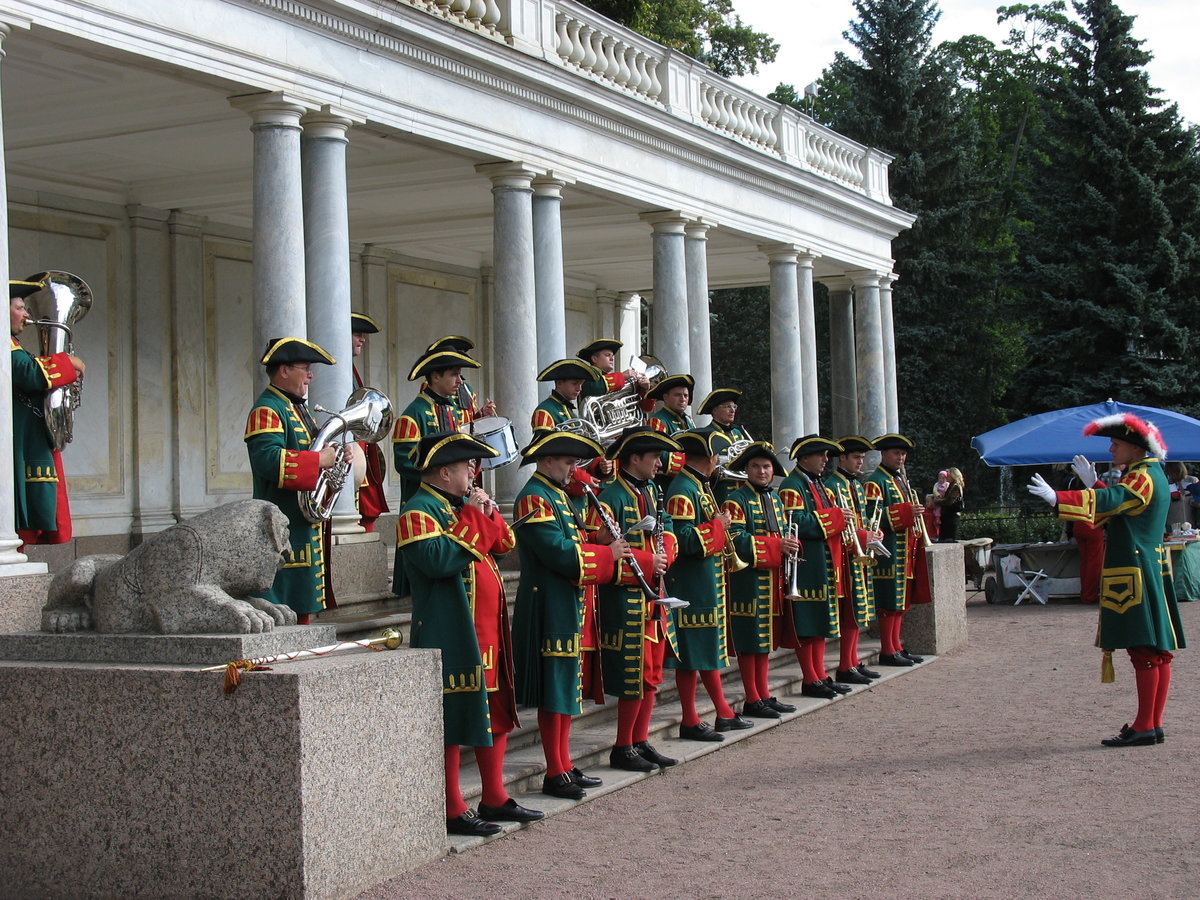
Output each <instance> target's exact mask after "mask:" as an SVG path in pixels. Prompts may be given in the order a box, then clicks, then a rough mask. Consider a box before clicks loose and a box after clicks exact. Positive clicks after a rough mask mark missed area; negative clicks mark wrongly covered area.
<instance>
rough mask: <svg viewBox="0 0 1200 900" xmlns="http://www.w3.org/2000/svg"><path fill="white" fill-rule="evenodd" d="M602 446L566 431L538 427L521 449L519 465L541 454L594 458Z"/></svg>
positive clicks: (600, 454) (527, 462) (531, 460)
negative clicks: (526, 445) (525, 445)
mask: <svg viewBox="0 0 1200 900" xmlns="http://www.w3.org/2000/svg"><path fill="white" fill-rule="evenodd" d="M603 454H604V448H603V447H601V446H600V445H599V444H597V443H596V442H595V441H593V440H592V439H591V438H585V437H582V436H580V435H577V434H571V433H570V432H567V431H550V430H548V429H538V430H537V431H535V432H534V434H533V440H531V441H530V442H529V446H528V447H526V448H525V449H524V450H522V451H521V465H523V466H524V465H528V464H529V463H531V462H534V461H536V460H538V459H541V458H542V457H543V456H573V457H575V458H576V459H595V458H596V457H597V456H602V455H603Z"/></svg>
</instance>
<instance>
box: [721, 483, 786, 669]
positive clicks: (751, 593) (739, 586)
mask: <svg viewBox="0 0 1200 900" xmlns="http://www.w3.org/2000/svg"><path fill="white" fill-rule="evenodd" d="M723 508H724V509H725V511H726V512H728V513H729V516H730V526H731V533H732V535H733V545H734V547H735V548H736V549H737V555H738V556H739V557H740V558H741V559H743V560H745V561H746V562H747V563H748V564H749V565H747V566H746V568H744V569H742V570H741V571H740V572H731V573H729V574H728V576H727V577H728V579H729V631H730V634H731V635H732V636H733V649H734V652H736V653H737V654H738V655H741V654H743V653H770V652H771V651H772V650H774V649H775V648H776V647H777V646H779V643H778V642H777V640H776V634H775V628H776V622H775V617H776V616H777V615H779V614H780V613H781V612H782V610H783V587H784V585H783V569H782V566H783V551H782V550H781V547H780V542H781V541H782V529H784V528H786V527H787V512H786V511H785V510H784V508H783V501H782V500H780V499H779V495H778V494H777V493H776V492H775V491H774V490H773V489H772V488H771V487H770V486H767V487H766V488H758V487H755V486H754V485H752V484H749V483H746V484H743V485H742V486H741V487H739V488H737V489H736V490H735V491H733V492H732V493H731V494H730V495H729V497H728V499H726V501H725V503H724V506H723Z"/></svg>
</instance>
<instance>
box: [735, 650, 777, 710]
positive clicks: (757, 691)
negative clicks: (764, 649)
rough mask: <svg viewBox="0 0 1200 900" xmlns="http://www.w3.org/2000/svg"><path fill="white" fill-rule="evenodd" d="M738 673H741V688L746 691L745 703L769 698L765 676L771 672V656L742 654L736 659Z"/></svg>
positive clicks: (769, 689) (768, 686) (769, 692)
mask: <svg viewBox="0 0 1200 900" xmlns="http://www.w3.org/2000/svg"><path fill="white" fill-rule="evenodd" d="M738 671H739V672H741V673H742V686H743V687H745V689H746V702H747V703H754V702H755V701H758V700H766V699H767V698H768V697H770V696H771V686H770V684H769V683H768V678H767V675H768V673H769V672H770V671H771V656H770V654H768V653H743V654H741V655H740V656H739V657H738Z"/></svg>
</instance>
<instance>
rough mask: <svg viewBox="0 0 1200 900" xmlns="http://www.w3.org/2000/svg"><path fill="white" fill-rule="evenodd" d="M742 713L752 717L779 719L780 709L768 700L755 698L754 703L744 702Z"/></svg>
mask: <svg viewBox="0 0 1200 900" xmlns="http://www.w3.org/2000/svg"><path fill="white" fill-rule="evenodd" d="M742 715H743V716H749V717H750V718H752V719H778V718H779V710H777V709H775V707H773V706H771V705H770V704H769V703H767V701H766V700H755V701H754V702H753V703H750V702H746V703H743V704H742Z"/></svg>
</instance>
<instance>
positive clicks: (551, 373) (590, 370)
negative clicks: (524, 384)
mask: <svg viewBox="0 0 1200 900" xmlns="http://www.w3.org/2000/svg"><path fill="white" fill-rule="evenodd" d="M600 377H601V375H600V370H599V369H597V368H596V367H595V366H593V365H591V364H590V363H585V362H582V361H581V360H578V359H559V360H555V361H554V362H552V363H550V365H548V366H546V368H544V369H542V371H540V372H538V377H537V380H538V381H567V380H569V379H571V378H580V379H582V380H583V381H596V380H598V379H599V378H600Z"/></svg>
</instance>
